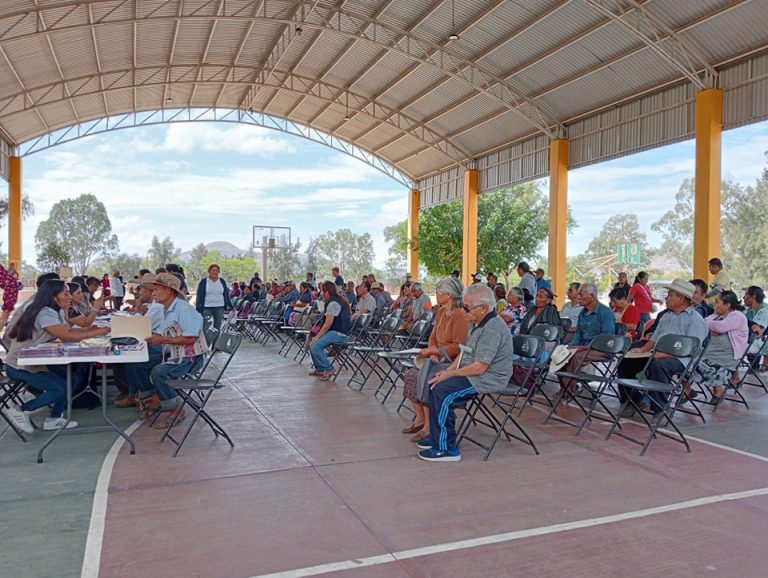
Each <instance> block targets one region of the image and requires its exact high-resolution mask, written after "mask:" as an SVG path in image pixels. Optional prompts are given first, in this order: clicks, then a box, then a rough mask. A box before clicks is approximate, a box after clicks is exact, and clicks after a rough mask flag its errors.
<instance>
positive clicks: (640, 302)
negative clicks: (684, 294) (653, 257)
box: [627, 271, 661, 337]
mask: <svg viewBox="0 0 768 578" xmlns="http://www.w3.org/2000/svg"><path fill="white" fill-rule="evenodd" d="M627 301H628V302H629V303H632V304H633V305H634V306H635V307H637V311H638V313H640V323H639V325H638V326H639V327H643V326H644V325H645V323H646V322H647V321H648V320H649V319H650V318H651V311H653V304H654V303H661V301H660V300H659V299H654V298H653V293H652V292H651V288H650V287H648V273H646V272H645V271H640V272H639V273H638V274H637V275H636V276H635V283H634V284H633V285H632V287H630V288H629V294H628V295H627ZM640 337H642V335H640Z"/></svg>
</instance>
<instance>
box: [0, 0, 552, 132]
mask: <svg viewBox="0 0 768 578" xmlns="http://www.w3.org/2000/svg"><path fill="white" fill-rule="evenodd" d="M109 1H112V2H114V0H61V1H60V2H55V1H54V2H52V3H51V4H47V5H46V6H45V7H44V8H43V7H41V8H40V11H45V10H50V9H57V8H61V7H64V6H70V7H72V10H75V9H76V8H77V7H78V6H84V5H86V4H89V3H93V4H97V3H104V2H109ZM135 1H136V0H134V2H135ZM180 5H181V4H180ZM268 6H269V4H268V3H265V4H264V10H263V11H262V13H261V14H260V15H257V16H255V17H253V18H249V17H244V16H241V15H239V14H238V15H237V16H233V15H230V14H224V15H223V16H222V17H220V18H226V19H233V20H262V21H266V22H278V23H282V24H284V25H287V26H291V25H295V24H296V20H295V17H293V16H290V14H288V15H286V13H285V12H281V11H280V7H277V8H273V11H271V12H270V11H268ZM294 6H295V7H296V8H297V9H298V8H301V7H304V6H307V7H309V8H312V9H313V10H314V12H315V13H316V14H317V15H318V16H320V17H321V18H322V19H323V20H328V25H327V26H321V25H319V24H317V23H315V22H313V21H311V20H306V21H304V22H302V26H303V27H304V28H314V29H319V30H326V31H330V32H333V33H335V34H338V35H341V36H347V37H349V38H357V39H358V40H360V41H362V42H367V43H369V44H372V45H375V46H381V47H383V48H385V49H386V50H388V51H391V52H395V53H398V54H401V55H403V56H405V57H407V58H410V59H412V60H414V61H417V62H421V63H423V64H426V65H428V66H431V67H433V68H435V69H437V70H439V71H440V72H441V73H443V74H445V75H447V76H450V77H452V78H455V79H456V80H458V81H460V82H463V83H466V84H467V85H469V86H471V87H473V89H474V90H476V91H478V92H482V93H483V94H485V95H486V96H487V97H489V98H491V99H494V100H497V101H498V102H500V103H501V104H502V105H503V106H504V107H506V108H508V109H509V110H511V111H514V112H515V113H516V114H517V115H518V116H519V117H520V118H522V119H524V120H525V121H526V122H527V123H529V124H530V125H531V126H533V127H534V128H536V129H538V130H540V131H542V132H544V133H545V134H547V135H548V136H550V137H555V136H558V135H560V134H561V133H562V130H563V127H562V126H561V125H560V124H559V123H558V121H557V120H556V119H555V117H554V115H553V114H552V113H551V112H549V111H547V110H546V109H545V108H543V107H542V106H541V104H540V103H535V102H533V101H531V100H530V99H529V98H528V97H526V96H525V94H524V91H522V90H521V89H520V87H518V86H517V85H516V83H514V82H512V81H509V80H505V79H503V78H501V77H499V76H498V75H496V74H495V73H494V72H492V71H490V70H488V69H486V68H485V67H484V66H481V65H479V64H478V63H475V62H472V61H471V60H468V59H466V58H465V57H463V56H462V55H460V54H458V53H456V52H454V51H452V50H449V49H447V48H446V47H444V46H442V45H440V44H439V43H436V42H433V41H431V40H430V39H428V38H424V37H421V36H419V35H417V34H414V33H409V32H407V31H405V30H403V29H402V28H400V27H398V26H395V25H393V24H389V23H387V22H382V21H380V20H375V19H372V18H368V17H367V16H364V15H361V14H357V13H355V12H352V11H350V10H346V9H341V8H338V7H337V6H334V5H328V4H326V3H324V2H321V1H320V0H297V2H296V3H295V4H294ZM156 12H157V9H156V10H153V11H152V13H151V14H150V15H149V16H147V15H142V16H141V18H140V19H141V20H150V19H151V20H153V21H160V20H168V19H171V20H175V21H178V20H184V19H189V20H194V19H205V20H210V18H211V17H210V16H202V15H199V14H194V13H192V14H187V13H184V14H181V15H176V16H165V15H155V14H156ZM14 14H16V13H11V14H7V15H6V17H12V16H14ZM329 16H330V18H328V17H329ZM127 21H129V19H124V18H123V19H121V18H115V19H112V20H109V19H100V20H99V22H97V23H94V24H93V25H94V26H97V25H101V24H110V25H114V24H116V23H120V22H127ZM78 26H81V25H71V24H61V25H60V26H57V29H58V30H65V29H71V28H77V27H78ZM369 31H370V32H369ZM379 31H381V32H385V33H386V34H378V32H379ZM27 35H28V34H24V33H21V34H18V35H16V36H14V35H13V34H10V35H8V34H7V35H6V37H5V39H3V40H0V45H2V43H3V42H7V41H9V39H11V38H14V39H17V38H21V37H24V36H27ZM386 36H389V37H394V38H401V39H402V40H400V41H398V42H395V43H391V42H387V41H385V40H382V37H386ZM523 104H525V105H527V106H525V107H522V106H521V105H523Z"/></svg>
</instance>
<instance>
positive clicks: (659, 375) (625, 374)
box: [618, 279, 709, 417]
mask: <svg viewBox="0 0 768 578" xmlns="http://www.w3.org/2000/svg"><path fill="white" fill-rule="evenodd" d="M694 291H695V287H694V286H693V285H692V284H691V283H689V282H688V281H686V280H685V279H675V280H674V281H672V284H671V285H670V286H669V292H668V293H667V297H666V303H667V312H666V313H665V314H664V316H663V317H662V318H661V319H660V320H659V322H658V324H657V325H656V328H655V329H654V332H653V335H652V336H651V339H648V340H647V341H643V342H639V343H638V344H637V345H636V346H635V347H633V348H632V349H630V351H631V352H635V355H637V354H638V353H640V354H642V353H647V354H648V355H650V353H651V351H652V350H653V348H654V346H655V344H656V341H658V340H659V339H661V338H662V337H663V336H665V335H688V336H690V337H698V338H699V341H700V342H701V343H704V340H705V339H706V338H707V334H708V333H709V332H708V330H707V326H706V324H705V323H704V319H703V318H702V316H701V315H699V314H698V313H697V312H696V309H695V308H694V307H693V293H694ZM647 361H648V359H647V357H629V358H625V359H624V360H623V361H622V362H621V365H619V370H618V377H619V378H625V379H626V378H628V379H634V377H635V376H636V375H637V373H638V372H640V371H642V370H643V367H645V364H646V362H647ZM689 362H690V359H687V358H683V359H678V358H676V357H672V356H669V355H666V354H662V353H659V354H657V355H656V358H655V360H654V361H653V363H651V364H650V366H649V367H648V369H647V371H646V378H647V379H649V380H652V381H659V382H662V383H669V381H670V379H671V378H672V376H673V375H675V374H680V373H682V372H683V371H685V367H686V365H687V364H688V363H689ZM619 395H620V398H621V402H622V403H624V402H625V401H626V400H627V396H628V395H629V392H628V391H627V390H626V389H625V388H623V387H621V386H620V387H619ZM632 395H633V396H635V397H633V400H634V401H635V403H637V404H638V405H640V402H641V399H640V398H641V395H642V394H640V393H639V392H637V391H633V393H632ZM647 395H648V397H649V398H650V400H651V406H650V407H648V408H646V407H644V406H641V407H642V408H643V409H649V410H651V411H653V412H654V413H657V412H658V411H660V408H662V407H663V405H664V404H665V403H666V401H667V397H666V395H667V394H665V393H661V392H648V394H647ZM634 413H635V408H634V407H632V406H631V405H629V406H627V408H626V409H625V410H624V413H623V414H622V417H631V416H632V415H634Z"/></svg>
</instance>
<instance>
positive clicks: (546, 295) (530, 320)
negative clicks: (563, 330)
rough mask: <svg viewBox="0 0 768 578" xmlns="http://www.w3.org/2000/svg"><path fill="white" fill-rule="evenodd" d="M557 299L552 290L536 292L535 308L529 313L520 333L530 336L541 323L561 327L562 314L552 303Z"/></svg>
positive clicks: (543, 289)
mask: <svg viewBox="0 0 768 578" xmlns="http://www.w3.org/2000/svg"><path fill="white" fill-rule="evenodd" d="M554 299H555V294H554V293H552V290H551V289H547V288H546V287H540V288H539V289H538V290H537V291H536V297H535V298H534V302H533V307H532V308H531V309H530V310H529V311H528V313H527V314H526V316H525V318H524V319H523V321H522V323H521V324H520V329H519V331H518V333H522V334H525V335H527V334H530V333H531V331H533V328H534V327H535V326H536V325H539V324H540V323H544V324H546V325H556V326H558V327H559V326H560V314H559V313H558V312H557V306H555V304H554V303H552V301H553V300H554Z"/></svg>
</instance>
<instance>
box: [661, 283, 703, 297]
mask: <svg viewBox="0 0 768 578" xmlns="http://www.w3.org/2000/svg"><path fill="white" fill-rule="evenodd" d="M667 289H668V290H669V291H674V292H675V293H679V294H680V295H682V296H683V297H688V299H693V293H694V291H696V287H694V286H693V283H688V281H686V280H685V279H675V280H674V281H672V284H671V285H670V286H669V287H667Z"/></svg>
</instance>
